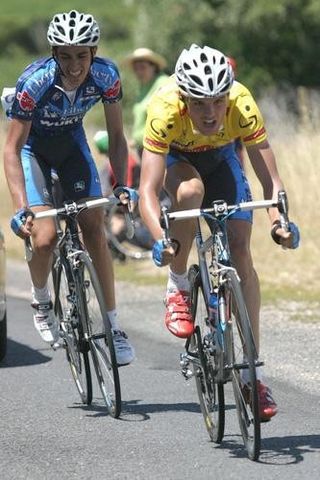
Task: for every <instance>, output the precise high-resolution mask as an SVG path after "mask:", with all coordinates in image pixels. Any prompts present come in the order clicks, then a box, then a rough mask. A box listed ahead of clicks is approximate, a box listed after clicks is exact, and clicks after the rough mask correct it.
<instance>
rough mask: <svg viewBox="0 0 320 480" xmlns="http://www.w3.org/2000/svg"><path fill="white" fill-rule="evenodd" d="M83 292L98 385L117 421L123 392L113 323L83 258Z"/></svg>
mask: <svg viewBox="0 0 320 480" xmlns="http://www.w3.org/2000/svg"><path fill="white" fill-rule="evenodd" d="M80 260H81V263H82V269H81V285H80V287H81V291H82V295H83V299H84V303H83V310H84V315H85V318H86V323H87V328H88V336H89V344H90V350H91V358H92V362H93V365H94V368H95V372H96V376H97V380H98V384H99V387H100V390H101V393H102V397H103V400H104V402H105V404H106V406H107V409H108V411H109V413H110V415H112V416H113V417H115V418H117V417H119V415H120V413H121V389H120V378H119V372H118V366H117V361H116V355H115V350H114V344H113V339H112V333H111V327H110V322H109V319H108V315H107V310H106V307H105V302H104V298H103V295H102V291H101V287H100V284H99V281H98V278H97V275H96V273H95V270H94V267H93V265H92V263H91V260H90V259H89V257H88V256H87V255H86V254H82V255H81V256H80Z"/></svg>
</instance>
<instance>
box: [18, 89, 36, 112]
mask: <svg viewBox="0 0 320 480" xmlns="http://www.w3.org/2000/svg"><path fill="white" fill-rule="evenodd" d="M17 99H18V100H19V105H20V107H21V108H22V110H24V111H25V112H31V111H32V110H33V109H34V107H35V104H36V102H35V101H34V100H33V98H32V97H31V96H30V95H29V93H28V92H27V91H26V90H24V91H23V92H18V94H17Z"/></svg>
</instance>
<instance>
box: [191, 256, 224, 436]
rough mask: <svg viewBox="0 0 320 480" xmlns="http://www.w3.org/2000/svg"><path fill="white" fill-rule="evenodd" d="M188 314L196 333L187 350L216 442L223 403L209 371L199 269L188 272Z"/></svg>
mask: <svg viewBox="0 0 320 480" xmlns="http://www.w3.org/2000/svg"><path fill="white" fill-rule="evenodd" d="M189 279H190V285H191V302H192V311H193V316H194V318H195V325H196V331H195V334H194V335H193V336H192V338H191V341H190V351H191V352H192V354H193V355H194V356H195V358H196V360H197V362H194V363H193V368H194V376H195V380H196V386H197V392H198V397H199V403H200V409H201V412H202V415H203V418H204V422H205V426H206V428H207V431H208V434H209V437H210V439H211V440H212V441H214V442H216V443H220V442H221V441H222V438H223V435H224V425H225V403H224V388H223V384H220V383H219V384H218V383H216V381H215V372H214V368H213V350H212V347H213V343H212V332H211V330H210V328H209V326H208V322H207V317H208V313H207V307H206V303H205V300H204V297H203V292H202V288H201V281H200V275H199V270H198V267H197V266H196V265H193V266H192V267H191V268H190V270H189Z"/></svg>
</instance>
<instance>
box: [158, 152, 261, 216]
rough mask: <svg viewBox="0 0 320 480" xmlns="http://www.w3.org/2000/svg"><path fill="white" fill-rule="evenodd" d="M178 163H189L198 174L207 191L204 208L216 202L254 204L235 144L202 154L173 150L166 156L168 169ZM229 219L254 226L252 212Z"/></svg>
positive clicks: (239, 213)
mask: <svg viewBox="0 0 320 480" xmlns="http://www.w3.org/2000/svg"><path fill="white" fill-rule="evenodd" d="M177 162H187V163H189V164H191V165H192V166H193V167H194V168H195V169H196V170H197V172H198V173H199V175H200V177H201V179H202V181H203V185H204V188H205V195H204V199H203V203H202V207H203V208H208V207H210V206H211V204H212V202H213V201H214V200H225V201H226V202H227V203H228V204H230V205H235V204H237V203H239V202H249V201H251V200H252V196H251V191H250V187H249V183H248V180H247V178H246V176H245V173H244V170H243V168H242V165H241V162H240V159H239V157H238V155H237V153H236V150H235V145H234V144H233V143H230V144H228V145H225V146H223V147H219V148H215V149H213V150H206V151H203V152H181V151H178V150H173V149H171V150H170V152H169V154H168V155H167V168H170V167H171V166H172V165H174V164H176V163H177ZM230 218H233V219H240V220H246V221H247V222H252V211H251V212H250V211H249V212H239V211H238V212H236V213H234V214H233V215H231V216H230Z"/></svg>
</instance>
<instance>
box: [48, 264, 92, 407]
mask: <svg viewBox="0 0 320 480" xmlns="http://www.w3.org/2000/svg"><path fill="white" fill-rule="evenodd" d="M52 276H53V282H54V291H55V295H56V297H55V298H56V300H55V314H56V315H57V316H58V318H59V321H60V328H61V331H62V335H63V341H64V346H65V348H66V355H67V360H68V363H69V366H70V370H71V373H72V377H73V379H74V382H75V384H76V387H77V390H78V392H79V395H80V398H81V401H82V403H84V404H87V405H90V404H91V401H92V381H91V371H90V363H89V356H88V342H85V341H84V338H83V331H82V326H81V324H80V322H79V317H78V312H77V308H76V299H75V289H74V281H73V279H72V278H71V273H70V274H69V275H67V274H66V269H65V267H64V266H63V265H61V264H59V266H58V268H55V267H53V270H52Z"/></svg>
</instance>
